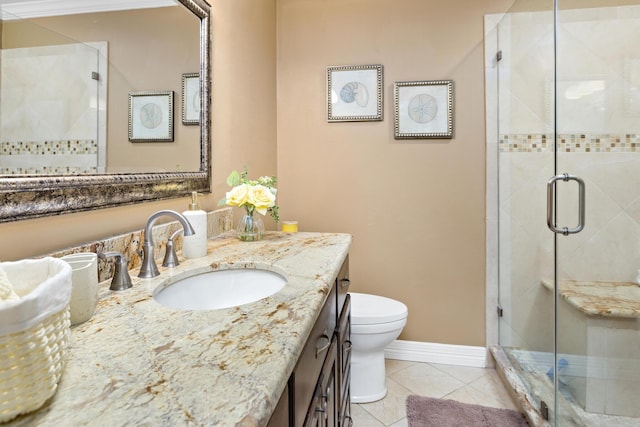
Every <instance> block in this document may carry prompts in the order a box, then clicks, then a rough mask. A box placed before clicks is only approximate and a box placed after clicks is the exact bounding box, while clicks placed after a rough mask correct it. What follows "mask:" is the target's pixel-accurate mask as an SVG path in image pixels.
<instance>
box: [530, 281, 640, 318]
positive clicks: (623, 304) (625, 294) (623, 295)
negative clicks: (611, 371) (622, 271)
mask: <svg viewBox="0 0 640 427" xmlns="http://www.w3.org/2000/svg"><path fill="white" fill-rule="evenodd" d="M541 283H542V286H544V287H545V288H547V289H549V290H551V291H553V281H552V280H542V281H541ZM559 295H560V296H562V298H564V299H565V300H566V301H567V302H568V303H569V304H570V305H572V306H573V307H575V308H577V309H578V310H580V311H581V312H583V313H585V314H587V315H590V316H602V317H609V318H639V317H640V286H638V285H637V284H636V283H633V282H595V281H594V282H588V281H579V280H561V281H560V282H559Z"/></svg>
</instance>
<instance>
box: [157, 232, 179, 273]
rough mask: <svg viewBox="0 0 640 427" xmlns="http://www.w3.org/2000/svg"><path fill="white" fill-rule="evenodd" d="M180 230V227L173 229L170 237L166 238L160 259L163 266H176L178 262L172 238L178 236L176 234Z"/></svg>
mask: <svg viewBox="0 0 640 427" xmlns="http://www.w3.org/2000/svg"><path fill="white" fill-rule="evenodd" d="M182 232H183V229H182V228H180V229H178V230H176V231H174V232H173V234H172V235H171V237H169V239H168V240H167V245H166V248H165V252H164V260H163V261H162V266H163V267H177V266H178V265H179V264H180V261H178V255H176V246H175V245H174V242H173V239H175V238H176V237H178V235H179V234H181V233H182Z"/></svg>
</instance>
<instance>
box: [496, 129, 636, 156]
mask: <svg viewBox="0 0 640 427" xmlns="http://www.w3.org/2000/svg"><path fill="white" fill-rule="evenodd" d="M555 141H556V139H554V135H553V134H552V133H550V134H505V135H500V139H499V142H498V150H499V151H500V152H501V153H536V152H538V153H542V152H552V151H553V150H554V145H555ZM557 142H558V151H560V152H563V153H624V152H627V153H635V152H640V134H623V135H609V134H602V135H597V134H594V135H586V134H559V135H557Z"/></svg>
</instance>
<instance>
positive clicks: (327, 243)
mask: <svg viewBox="0 0 640 427" xmlns="http://www.w3.org/2000/svg"><path fill="white" fill-rule="evenodd" d="M208 244H209V249H208V255H207V256H206V257H203V258H199V259H190V260H182V259H181V264H180V265H179V266H178V267H175V268H172V269H165V268H163V267H160V271H161V274H160V276H158V277H155V278H152V279H139V278H138V277H136V275H137V273H138V270H137V269H136V270H133V271H131V272H130V273H131V278H132V280H133V288H131V289H128V290H126V291H120V292H113V291H110V290H109V289H108V287H109V282H108V281H107V282H103V283H101V290H100V295H101V297H100V301H99V303H98V306H97V308H96V311H95V313H94V315H93V317H92V318H91V319H90V320H88V321H87V322H85V323H83V324H81V325H78V326H75V327H72V333H71V345H70V352H69V358H68V361H67V364H66V367H65V370H64V372H63V374H62V379H61V381H60V383H59V387H58V390H57V392H56V394H55V395H54V397H53V398H52V399H50V400H49V401H48V402H47V403H45V405H44V406H43V407H42V408H41V409H40V410H38V411H37V412H34V413H31V414H28V415H25V416H21V417H18V418H17V419H15V420H14V421H12V422H10V423H8V424H6V425H11V426H23V425H24V426H26V425H29V426H31V425H38V426H56V427H57V426H61V425H109V426H123V425H150V426H161V425H167V426H174V425H207V426H213V425H215V426H236V425H240V426H262V425H265V424H266V423H267V422H268V420H269V418H270V416H271V413H272V411H273V409H274V408H275V406H276V404H277V402H278V399H279V398H280V395H281V394H282V391H283V390H284V387H285V384H286V382H287V380H288V378H289V376H290V374H291V372H292V371H293V368H294V366H295V363H296V361H297V359H298V357H299V355H300V353H301V351H302V347H303V345H304V343H305V341H306V339H307V337H308V335H309V333H310V332H311V329H312V327H313V324H314V323H315V320H316V318H317V315H318V313H319V309H320V308H321V307H322V305H323V304H324V302H325V300H326V298H327V293H328V291H329V290H330V288H331V285H332V283H333V281H334V280H335V278H336V277H337V274H338V271H339V269H340V266H341V265H342V262H343V261H344V259H345V258H346V256H347V253H348V251H349V246H350V244H351V236H350V235H347V234H328V233H327V234H325V233H293V234H285V233H276V232H273V233H267V234H266V235H265V238H264V239H263V240H261V241H258V242H240V241H239V240H238V239H236V238H235V237H233V236H232V235H231V234H226V235H221V236H218V237H216V238H214V239H211V240H209V243H208ZM159 264H160V263H159ZM245 267H246V268H252V267H257V268H264V269H268V270H272V271H276V272H279V273H281V274H283V275H284V276H285V277H286V278H287V285H286V286H285V287H284V288H283V289H282V290H280V291H279V292H277V293H275V294H274V295H272V296H270V297H268V298H265V299H263V300H260V301H257V302H255V303H251V304H247V305H243V306H239V307H234V308H229V309H220V310H209V311H183V310H176V309H170V308H167V307H164V306H161V305H160V304H158V303H157V302H156V301H155V300H154V299H153V296H152V293H153V290H154V289H156V288H157V287H158V286H163V285H166V284H167V283H169V281H171V280H179V279H181V278H183V277H187V276H190V275H192V274H196V273H200V272H205V271H210V270H213V269H226V268H245Z"/></svg>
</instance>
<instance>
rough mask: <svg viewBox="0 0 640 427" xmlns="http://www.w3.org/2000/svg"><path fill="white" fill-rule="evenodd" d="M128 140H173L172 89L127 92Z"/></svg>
mask: <svg viewBox="0 0 640 427" xmlns="http://www.w3.org/2000/svg"><path fill="white" fill-rule="evenodd" d="M129 141H131V142H171V141H173V91H164V92H131V93H130V94H129Z"/></svg>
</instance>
